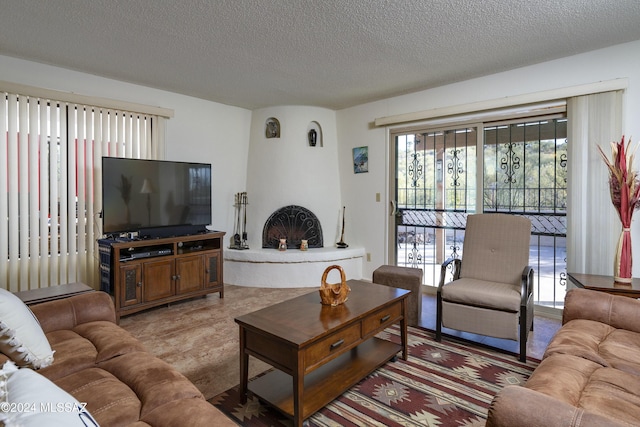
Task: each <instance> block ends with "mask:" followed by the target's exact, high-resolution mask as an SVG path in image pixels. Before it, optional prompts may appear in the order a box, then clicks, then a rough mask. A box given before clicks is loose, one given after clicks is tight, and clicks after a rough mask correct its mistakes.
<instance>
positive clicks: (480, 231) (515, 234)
mask: <svg viewBox="0 0 640 427" xmlns="http://www.w3.org/2000/svg"><path fill="white" fill-rule="evenodd" d="M530 239H531V221H529V220H528V219H527V218H525V217H522V216H517V215H510V214H477V215H469V216H468V217H467V226H466V231H465V237H464V246H463V253H462V259H448V260H447V261H445V262H444V263H443V264H442V271H441V275H440V285H439V286H438V294H437V319H436V341H440V340H441V338H442V327H445V328H450V329H456V330H459V331H465V332H470V333H473V334H480V335H487V336H491V337H496V338H505V339H510V340H515V341H518V339H519V340H520V361H522V362H526V358H527V337H528V334H529V331H530V330H532V329H533V269H532V268H531V267H530V266H529V265H528V263H529V244H530ZM450 265H451V266H452V268H453V280H452V281H451V282H448V283H444V281H445V273H446V269H447V268H448V266H450Z"/></svg>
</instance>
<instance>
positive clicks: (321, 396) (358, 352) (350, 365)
mask: <svg viewBox="0 0 640 427" xmlns="http://www.w3.org/2000/svg"><path fill="white" fill-rule="evenodd" d="M401 351H402V346H400V345H398V344H394V343H392V342H390V341H386V340H381V339H379V338H376V337H373V338H371V339H369V340H367V341H365V342H363V343H362V344H360V345H359V346H357V347H355V348H353V349H351V350H349V351H347V352H345V353H344V354H342V355H340V356H338V357H337V358H335V359H333V360H332V361H330V362H328V363H326V364H325V365H322V366H320V367H319V368H318V369H316V370H315V371H313V372H310V373H309V374H307V375H305V377H304V393H303V398H302V400H303V403H302V417H303V419H306V418H308V417H309V416H311V415H312V414H313V413H315V412H317V411H318V410H319V409H321V408H323V407H324V406H326V405H327V404H329V403H330V402H331V401H333V400H334V399H335V398H337V397H338V396H340V395H341V394H342V393H344V392H345V391H346V390H348V389H349V388H351V387H353V386H354V385H356V384H357V383H358V382H359V381H360V380H362V379H363V378H365V377H366V376H367V375H369V374H370V373H372V372H373V371H375V370H376V369H377V368H379V367H380V366H382V365H384V364H385V363H386V362H388V361H389V360H391V359H393V358H394V357H395V356H396V355H397V354H398V352H401ZM248 388H249V390H250V391H251V392H252V393H253V394H255V395H256V396H258V397H259V398H261V399H262V400H264V401H266V402H267V403H269V404H271V405H273V406H274V407H276V408H277V409H279V410H280V411H281V412H283V413H285V414H287V415H289V416H290V417H293V416H294V406H293V378H292V376H291V375H288V374H286V373H284V372H282V371H279V370H277V369H274V370H273V371H271V372H269V373H267V374H265V375H263V376H261V377H258V378H256V379H255V380H253V381H250V382H249V385H248Z"/></svg>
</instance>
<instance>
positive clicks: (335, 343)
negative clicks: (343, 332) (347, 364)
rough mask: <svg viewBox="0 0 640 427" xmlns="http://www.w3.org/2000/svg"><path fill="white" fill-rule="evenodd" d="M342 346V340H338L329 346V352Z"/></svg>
mask: <svg viewBox="0 0 640 427" xmlns="http://www.w3.org/2000/svg"><path fill="white" fill-rule="evenodd" d="M342 344H344V340H338V341H336V342H334V343H333V344H331V350H335V349H336V348H338V347H340V346H341V345H342Z"/></svg>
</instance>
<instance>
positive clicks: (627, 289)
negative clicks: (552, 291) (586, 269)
mask: <svg viewBox="0 0 640 427" xmlns="http://www.w3.org/2000/svg"><path fill="white" fill-rule="evenodd" d="M568 276H569V280H570V281H571V282H572V283H573V284H574V285H576V286H577V287H578V288H583V289H591V290H592V291H600V292H606V293H609V294H613V295H622V296H625V297H629V298H640V279H639V278H634V279H633V283H629V284H623V283H615V282H614V281H613V276H600V275H597V274H583V273H568Z"/></svg>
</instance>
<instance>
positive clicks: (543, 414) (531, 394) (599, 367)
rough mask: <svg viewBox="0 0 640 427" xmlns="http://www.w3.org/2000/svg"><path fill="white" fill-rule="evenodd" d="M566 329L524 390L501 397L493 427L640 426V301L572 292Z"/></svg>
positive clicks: (494, 404)
mask: <svg viewBox="0 0 640 427" xmlns="http://www.w3.org/2000/svg"><path fill="white" fill-rule="evenodd" d="M562 324H563V326H562V328H561V329H560V330H559V331H558V332H557V334H556V335H555V336H554V338H553V339H552V340H551V342H550V343H549V346H548V347H547V349H546V351H545V354H544V356H543V359H542V361H541V363H540V365H539V366H538V367H537V368H536V369H535V371H534V372H533V374H532V375H531V377H530V378H529V380H528V381H527V383H526V385H525V386H524V387H518V386H509V387H505V388H504V389H503V390H501V391H500V392H499V393H498V394H497V395H496V396H495V398H494V399H493V402H492V404H491V407H490V409H489V416H488V419H487V424H486V425H487V427H500V426H504V427H507V426H508V427H515V426H530V427H550V426H598V427H600V426H630V425H633V426H638V425H640V301H639V300H636V299H632V298H627V297H623V296H613V295H609V294H605V293H602V292H596V291H590V290H586V289H572V290H570V291H568V292H567V295H566V298H565V308H564V313H563V319H562Z"/></svg>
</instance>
